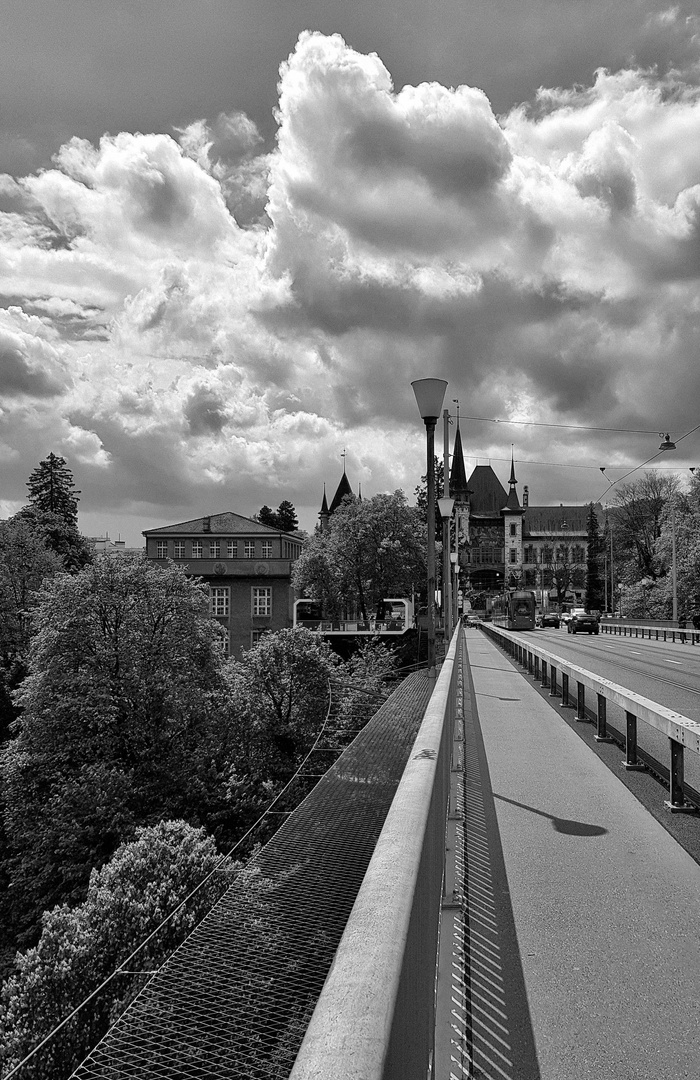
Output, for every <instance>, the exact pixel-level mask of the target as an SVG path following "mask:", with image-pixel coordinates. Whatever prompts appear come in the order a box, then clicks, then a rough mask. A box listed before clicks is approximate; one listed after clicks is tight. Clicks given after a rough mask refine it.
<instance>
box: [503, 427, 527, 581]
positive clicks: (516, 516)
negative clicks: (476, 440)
mask: <svg viewBox="0 0 700 1080" xmlns="http://www.w3.org/2000/svg"><path fill="white" fill-rule="evenodd" d="M517 482H518V481H517V480H516V479H515V459H514V457H513V451H512V449H511V454H510V479H509V481H508V498H507V499H506V504H505V506H504V507H503V509H502V510H501V513H502V515H503V522H504V530H503V531H504V539H505V545H504V546H505V552H504V555H505V563H506V565H505V575H506V582H509V581H510V580H511V579H513V580H514V581H515V582H517V583H520V581H521V578H522V572H523V515H524V513H525V511H524V510H523V508H522V506H521V505H520V500H519V499H518V493H517V491H516V490H515V486H516V484H517Z"/></svg>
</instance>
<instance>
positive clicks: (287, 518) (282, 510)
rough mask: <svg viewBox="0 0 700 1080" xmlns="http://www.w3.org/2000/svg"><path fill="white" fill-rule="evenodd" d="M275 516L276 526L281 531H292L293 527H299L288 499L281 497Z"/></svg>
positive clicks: (295, 514) (294, 511)
mask: <svg viewBox="0 0 700 1080" xmlns="http://www.w3.org/2000/svg"><path fill="white" fill-rule="evenodd" d="M275 517H276V518H277V528H278V529H282V531H283V532H294V530H295V529H298V528H299V521H298V519H297V512H296V510H295V509H294V506H293V504H292V503H290V502H289V500H288V499H283V500H282V502H281V503H280V504H279V506H278V507H277V513H276V514H275Z"/></svg>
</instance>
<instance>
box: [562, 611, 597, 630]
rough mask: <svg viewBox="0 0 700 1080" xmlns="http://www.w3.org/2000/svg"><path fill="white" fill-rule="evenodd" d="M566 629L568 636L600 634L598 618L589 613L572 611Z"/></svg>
mask: <svg viewBox="0 0 700 1080" xmlns="http://www.w3.org/2000/svg"><path fill="white" fill-rule="evenodd" d="M566 629H567V630H568V632H569V633H570V634H580V633H588V634H598V633H600V625H599V623H598V616H597V615H593V614H592V613H591V612H589V611H583V610H577V609H574V611H572V612H571V618H570V619H569V621H568V623H567V624H566Z"/></svg>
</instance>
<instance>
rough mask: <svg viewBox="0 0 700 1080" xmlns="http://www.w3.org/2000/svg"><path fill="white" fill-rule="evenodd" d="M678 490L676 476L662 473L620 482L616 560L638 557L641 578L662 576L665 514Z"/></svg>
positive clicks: (615, 519)
mask: <svg viewBox="0 0 700 1080" xmlns="http://www.w3.org/2000/svg"><path fill="white" fill-rule="evenodd" d="M678 490H679V483H678V478H677V477H676V476H673V475H670V476H664V475H663V474H661V473H658V472H646V473H645V474H644V476H642V477H641V478H640V479H639V480H633V481H631V482H630V483H627V484H620V486H619V487H618V488H617V489H616V493H615V496H614V498H613V501H612V505H613V507H614V510H613V513H612V514H611V517H612V520H613V523H614V548H615V559H616V561H617V560H619V561H620V564H622V563H623V562H624V561H625V560H627V559H630V560H634V561H635V562H636V570H637V574H638V576H639V577H650V578H652V579H656V578H657V577H659V576H660V573H661V571H660V567H659V563H658V560H657V558H656V544H657V541H658V540H659V537H660V536H661V520H662V515H663V512H664V507H665V506H666V504H667V502H668V501H669V499H671V498H672V497H673V496H674V495H675V494H676V493H677V492H678Z"/></svg>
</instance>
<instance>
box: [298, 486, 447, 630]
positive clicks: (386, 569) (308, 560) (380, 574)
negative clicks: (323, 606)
mask: <svg viewBox="0 0 700 1080" xmlns="http://www.w3.org/2000/svg"><path fill="white" fill-rule="evenodd" d="M426 529H427V526H426V525H425V524H424V522H423V521H422V518H421V513H420V511H419V510H418V509H417V508H416V507H411V506H408V504H407V502H406V496H405V495H404V493H403V491H400V490H399V491H395V492H394V493H393V494H390V495H375V496H374V497H373V498H372V499H365V500H364V501H363V502H360V501H359V500H356V499H347V500H344V501H343V503H342V504H341V506H339V507H338V509H337V510H336V511H335V513H334V514H333V517H332V519H331V527H330V529H328V530H327V531H326V532H319V533H316V534H315V535H314V536H313V537H312V538H311V540H309V542H308V543H307V544H306V545H305V547H304V551H303V552H302V554H301V556H300V558H299V559H297V561H296V563H295V564H294V570H293V573H292V584H293V585H294V587H295V588H296V589H297V590H298V591H299V592H306V593H307V595H310V596H311V597H312V598H313V599H317V600H320V601H321V602H323V601H324V600H328V599H330V600H332V601H333V602H334V603H338V604H339V603H340V600H341V598H342V602H343V603H344V604H346V605H348V606H356V607H357V608H358V610H359V611H360V612H361V614H362V617H363V619H367V617H368V612H369V610H371V608H372V607H374V605H376V603H377V602H378V601H379V600H380V599H382V598H384V597H386V596H411V595H412V594H413V592H414V590H415V589H416V588H417V587H420V586H422V585H423V583H424V581H425V564H426V535H425V534H426Z"/></svg>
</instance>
